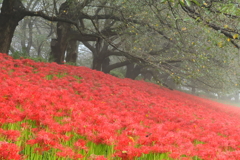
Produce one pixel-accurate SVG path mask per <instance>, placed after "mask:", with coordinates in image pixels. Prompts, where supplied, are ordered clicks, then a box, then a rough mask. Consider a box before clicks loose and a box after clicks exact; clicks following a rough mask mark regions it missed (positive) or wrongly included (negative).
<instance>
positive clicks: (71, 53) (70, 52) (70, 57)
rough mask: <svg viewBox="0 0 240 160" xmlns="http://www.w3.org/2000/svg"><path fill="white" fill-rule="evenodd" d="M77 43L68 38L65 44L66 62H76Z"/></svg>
mask: <svg viewBox="0 0 240 160" xmlns="http://www.w3.org/2000/svg"><path fill="white" fill-rule="evenodd" d="M77 53H78V43H77V41H76V40H70V41H69V43H68V46H67V56H66V62H68V63H74V64H76V63H77Z"/></svg>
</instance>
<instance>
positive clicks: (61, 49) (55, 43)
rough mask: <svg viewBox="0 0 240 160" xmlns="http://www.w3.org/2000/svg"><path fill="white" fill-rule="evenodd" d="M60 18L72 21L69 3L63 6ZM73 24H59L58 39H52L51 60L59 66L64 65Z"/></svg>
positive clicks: (60, 9) (60, 10)
mask: <svg viewBox="0 0 240 160" xmlns="http://www.w3.org/2000/svg"><path fill="white" fill-rule="evenodd" d="M59 17H61V18H68V19H71V18H72V17H71V11H70V3H69V2H68V1H66V2H64V3H62V4H61V6H60V8H59ZM70 31H71V24H69V23H65V22H58V23H57V38H56V39H52V42H51V53H50V59H51V61H54V62H56V63H58V64H63V63H64V58H65V51H66V49H67V45H68V41H69V33H70Z"/></svg>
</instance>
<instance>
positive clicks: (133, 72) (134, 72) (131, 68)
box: [125, 64, 142, 79]
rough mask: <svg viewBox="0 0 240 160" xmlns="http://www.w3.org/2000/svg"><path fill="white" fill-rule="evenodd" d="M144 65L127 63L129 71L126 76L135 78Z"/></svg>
mask: <svg viewBox="0 0 240 160" xmlns="http://www.w3.org/2000/svg"><path fill="white" fill-rule="evenodd" d="M141 69H142V67H141V66H139V65H136V66H134V64H129V65H127V72H126V75H125V77H126V78H130V79H135V78H137V76H138V75H139V74H140V71H141Z"/></svg>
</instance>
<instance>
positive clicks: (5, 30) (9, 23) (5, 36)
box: [0, 0, 25, 54]
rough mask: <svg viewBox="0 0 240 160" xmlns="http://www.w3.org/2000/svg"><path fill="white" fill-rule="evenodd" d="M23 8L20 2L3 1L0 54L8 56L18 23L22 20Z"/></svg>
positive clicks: (0, 16)
mask: <svg viewBox="0 0 240 160" xmlns="http://www.w3.org/2000/svg"><path fill="white" fill-rule="evenodd" d="M24 10H25V8H24V6H23V4H22V2H21V1H20V0H4V1H3V3H2V8H1V14H0V35H1V38H0V52H1V53H6V54H8V51H9V49H10V45H11V42H12V37H13V34H14V31H15V29H16V27H17V25H18V22H19V21H21V20H22V19H23V18H24V16H25V15H24V14H23V12H22V11H24Z"/></svg>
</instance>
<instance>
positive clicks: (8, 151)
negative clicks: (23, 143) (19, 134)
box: [0, 142, 21, 160]
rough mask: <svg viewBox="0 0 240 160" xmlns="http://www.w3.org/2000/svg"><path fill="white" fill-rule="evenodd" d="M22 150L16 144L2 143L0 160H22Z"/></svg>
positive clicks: (0, 143) (0, 145) (0, 144)
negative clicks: (20, 153)
mask: <svg viewBox="0 0 240 160" xmlns="http://www.w3.org/2000/svg"><path fill="white" fill-rule="evenodd" d="M19 152H20V149H19V147H18V146H16V145H15V144H14V143H7V142H0V159H3V160H4V159H6V160H7V159H14V160H20V159H21V156H20V155H19V154H18V153H19Z"/></svg>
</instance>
